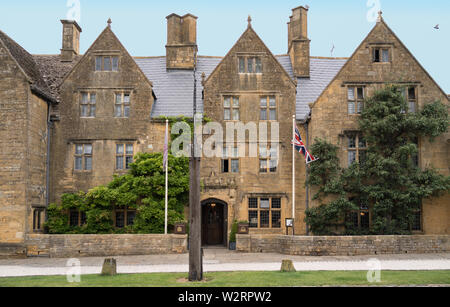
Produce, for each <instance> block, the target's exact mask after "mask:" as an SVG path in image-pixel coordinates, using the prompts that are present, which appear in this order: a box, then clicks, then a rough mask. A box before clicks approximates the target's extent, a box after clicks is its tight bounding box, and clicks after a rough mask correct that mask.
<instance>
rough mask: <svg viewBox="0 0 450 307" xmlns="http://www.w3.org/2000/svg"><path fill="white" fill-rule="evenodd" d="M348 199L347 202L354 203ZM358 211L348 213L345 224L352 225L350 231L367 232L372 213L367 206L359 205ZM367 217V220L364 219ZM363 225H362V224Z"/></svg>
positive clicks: (351, 199)
mask: <svg viewBox="0 0 450 307" xmlns="http://www.w3.org/2000/svg"><path fill="white" fill-rule="evenodd" d="M354 200H355V199H354V198H350V199H349V201H354ZM358 207H359V209H358V210H354V211H351V212H349V213H348V214H347V215H346V220H347V222H351V223H353V225H352V229H359V230H369V229H370V227H372V212H371V208H370V206H369V205H365V204H361V203H360V204H359V206H358ZM365 217H368V219H367V220H365V219H364V218H365ZM363 223H364V224H363Z"/></svg>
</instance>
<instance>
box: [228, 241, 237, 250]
mask: <svg viewBox="0 0 450 307" xmlns="http://www.w3.org/2000/svg"><path fill="white" fill-rule="evenodd" d="M229 249H230V250H232V251H235V250H236V242H230V243H229Z"/></svg>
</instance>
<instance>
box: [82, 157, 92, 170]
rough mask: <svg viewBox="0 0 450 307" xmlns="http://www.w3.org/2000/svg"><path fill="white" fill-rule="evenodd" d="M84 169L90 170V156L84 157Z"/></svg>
mask: <svg viewBox="0 0 450 307" xmlns="http://www.w3.org/2000/svg"><path fill="white" fill-rule="evenodd" d="M84 170H86V171H91V170H92V157H84Z"/></svg>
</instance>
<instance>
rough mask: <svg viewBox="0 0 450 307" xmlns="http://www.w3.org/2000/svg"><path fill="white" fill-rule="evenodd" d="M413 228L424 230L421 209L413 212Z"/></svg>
mask: <svg viewBox="0 0 450 307" xmlns="http://www.w3.org/2000/svg"><path fill="white" fill-rule="evenodd" d="M411 228H412V230H416V231H417V230H422V212H421V211H420V210H419V211H417V212H415V213H413V223H412V227H411Z"/></svg>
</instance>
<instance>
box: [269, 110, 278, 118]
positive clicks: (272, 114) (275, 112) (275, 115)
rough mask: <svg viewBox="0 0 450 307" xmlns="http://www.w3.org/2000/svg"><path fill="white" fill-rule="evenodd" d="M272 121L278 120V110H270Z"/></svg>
mask: <svg viewBox="0 0 450 307" xmlns="http://www.w3.org/2000/svg"><path fill="white" fill-rule="evenodd" d="M269 119H270V120H276V119H277V110H275V109H270V117H269Z"/></svg>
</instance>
